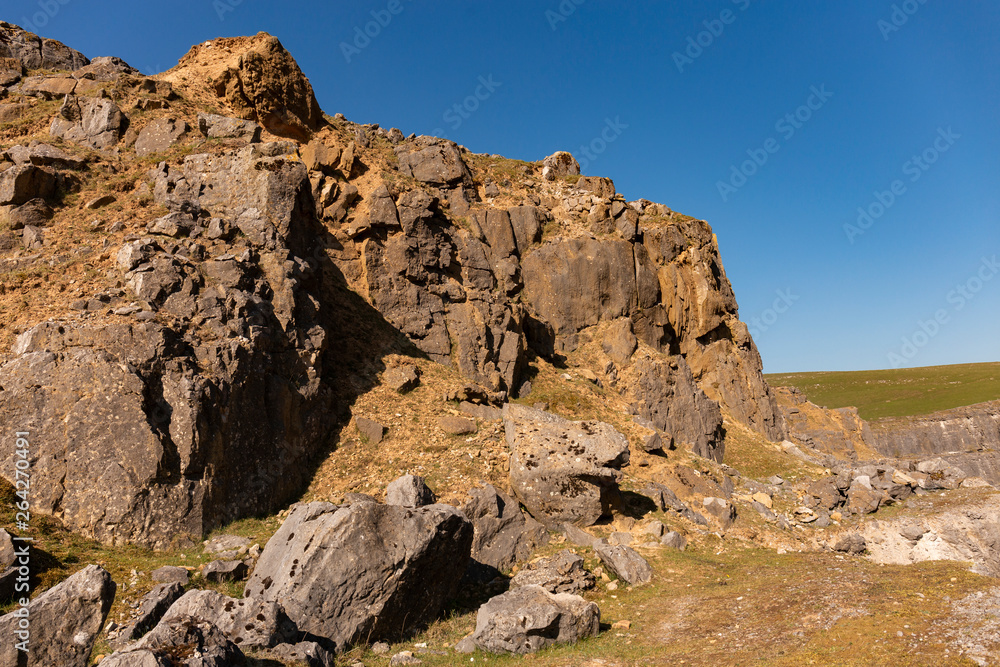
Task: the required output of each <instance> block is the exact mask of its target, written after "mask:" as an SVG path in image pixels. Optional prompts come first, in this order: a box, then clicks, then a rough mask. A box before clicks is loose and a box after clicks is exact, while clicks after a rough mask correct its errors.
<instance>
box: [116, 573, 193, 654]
mask: <svg viewBox="0 0 1000 667" xmlns="http://www.w3.org/2000/svg"><path fill="white" fill-rule="evenodd" d="M182 595H184V586H182V585H181V584H180V583H178V582H173V583H170V584H159V585H157V586H154V587H153V590H151V591H150V592H149V593H147V594H146V595H145V596H144V597H143V598H142V601H141V602H140V603H139V613H138V616H136V618H135V620H133V621H132V622H131V623H130V624H129V625H128V626H127V627H125V628H124V629H123V630H122V631H121V633H120V634H119V635H118V637H119V639H120V640H121V641H126V642H128V641H134V640H136V639H139V638H140V637H142V636H143V635H144V634H146V633H147V632H149V631H150V630H152V629H153V628H154V627H155V626H156V624H157V623H159V622H160V619H162V618H163V615H164V614H166V613H167V610H168V609H170V607H171V605H173V604H174V603H175V602H177V600H178V599H180V597H181V596H182Z"/></svg>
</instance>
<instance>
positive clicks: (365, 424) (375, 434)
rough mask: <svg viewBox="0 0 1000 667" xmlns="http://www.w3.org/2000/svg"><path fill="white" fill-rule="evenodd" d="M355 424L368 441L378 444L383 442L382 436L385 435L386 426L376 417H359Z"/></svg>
mask: <svg viewBox="0 0 1000 667" xmlns="http://www.w3.org/2000/svg"><path fill="white" fill-rule="evenodd" d="M354 424H355V426H357V427H358V432H359V433H360V434H361V435H362V436H363V437H365V438H367V439H368V442H370V443H372V444H373V445H377V444H378V443H380V442H382V438H384V437H385V426H383V425H382V424H379V423H378V422H377V421H375V420H374V419H368V418H367V417H357V418H356V419H355V420H354Z"/></svg>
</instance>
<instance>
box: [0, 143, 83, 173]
mask: <svg viewBox="0 0 1000 667" xmlns="http://www.w3.org/2000/svg"><path fill="white" fill-rule="evenodd" d="M6 155H7V157H8V158H9V159H10V160H12V161H13V162H14V164H18V165H25V164H33V165H35V166H36V167H53V168H55V169H81V168H83V166H84V165H85V164H86V161H85V160H81V159H79V158H76V157H74V156H72V155H70V154H69V153H67V152H66V151H62V150H59V149H58V148H55V147H53V146H49V145H48V144H43V143H41V142H38V141H32V142H31V143H30V144H29V145H28V146H27V147H25V146H12V147H10V148H8V149H7V151H6Z"/></svg>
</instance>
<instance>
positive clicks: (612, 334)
mask: <svg viewBox="0 0 1000 667" xmlns="http://www.w3.org/2000/svg"><path fill="white" fill-rule="evenodd" d="M601 345H602V347H603V348H604V353H605V354H607V355H608V356H609V357H611V361H613V362H615V363H616V364H617V365H618V366H625V365H626V364H628V363H629V361H630V360H631V359H632V354H633V353H635V351H636V348H637V347H638V346H639V341H638V340H637V339H636V337H635V334H634V333H632V322H631V321H630V320H629V319H627V318H622V319H619V320H615V321H614V322H613V323H612V324H611V326H610V327H608V330H607V331H606V332H605V333H604V340H603V342H602V343H601Z"/></svg>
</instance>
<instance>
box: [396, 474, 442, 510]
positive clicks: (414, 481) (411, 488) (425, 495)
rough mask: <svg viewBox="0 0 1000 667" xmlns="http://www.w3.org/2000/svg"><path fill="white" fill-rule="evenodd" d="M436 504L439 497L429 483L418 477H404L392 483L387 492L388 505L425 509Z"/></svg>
mask: <svg viewBox="0 0 1000 667" xmlns="http://www.w3.org/2000/svg"><path fill="white" fill-rule="evenodd" d="M436 502H437V496H435V495H434V492H433V491H431V490H430V488H429V487H428V486H427V482H425V481H424V478H423V477H418V476H416V475H403V476H402V477H400V478H399V479H397V480H395V481H394V482H391V483H390V484H389V486H388V488H387V489H386V492H385V504H386V505H398V506H399V507H424V506H425V505H433V504H434V503H436Z"/></svg>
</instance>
